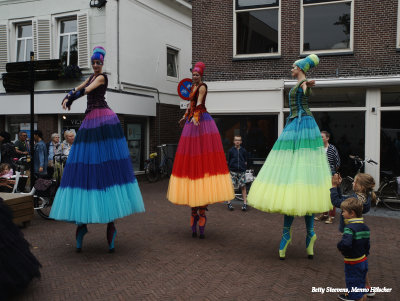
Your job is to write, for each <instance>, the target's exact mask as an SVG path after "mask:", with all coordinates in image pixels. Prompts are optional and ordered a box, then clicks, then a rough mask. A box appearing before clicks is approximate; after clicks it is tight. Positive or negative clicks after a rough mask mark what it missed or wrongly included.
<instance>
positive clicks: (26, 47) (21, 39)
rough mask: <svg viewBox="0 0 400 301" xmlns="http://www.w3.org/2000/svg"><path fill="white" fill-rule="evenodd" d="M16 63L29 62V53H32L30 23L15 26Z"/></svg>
mask: <svg viewBox="0 0 400 301" xmlns="http://www.w3.org/2000/svg"><path fill="white" fill-rule="evenodd" d="M16 42H17V47H16V51H17V53H16V61H17V62H23V61H29V59H30V52H31V51H33V39H32V23H25V24H18V25H17V26H16Z"/></svg>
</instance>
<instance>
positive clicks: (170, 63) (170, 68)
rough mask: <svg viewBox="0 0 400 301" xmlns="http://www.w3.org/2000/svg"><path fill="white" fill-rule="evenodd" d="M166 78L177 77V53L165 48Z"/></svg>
mask: <svg viewBox="0 0 400 301" xmlns="http://www.w3.org/2000/svg"><path fill="white" fill-rule="evenodd" d="M167 76H171V77H178V51H177V50H175V49H172V48H169V47H167Z"/></svg>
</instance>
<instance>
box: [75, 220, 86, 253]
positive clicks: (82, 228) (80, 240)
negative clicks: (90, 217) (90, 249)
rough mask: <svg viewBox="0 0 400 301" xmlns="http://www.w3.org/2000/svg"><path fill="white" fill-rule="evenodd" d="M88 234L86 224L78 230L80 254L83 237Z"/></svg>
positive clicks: (77, 238) (77, 250) (77, 240)
mask: <svg viewBox="0 0 400 301" xmlns="http://www.w3.org/2000/svg"><path fill="white" fill-rule="evenodd" d="M87 232H88V229H87V225H86V224H81V225H78V228H76V234H75V236H76V252H78V253H80V252H81V251H82V243H83V237H84V236H85V234H86V233H87Z"/></svg>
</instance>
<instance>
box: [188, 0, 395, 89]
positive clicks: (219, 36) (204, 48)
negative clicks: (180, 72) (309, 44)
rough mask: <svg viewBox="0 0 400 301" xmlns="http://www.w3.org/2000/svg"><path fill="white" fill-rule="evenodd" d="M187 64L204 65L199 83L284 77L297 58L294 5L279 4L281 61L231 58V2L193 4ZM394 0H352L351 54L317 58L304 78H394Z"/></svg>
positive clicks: (296, 9)
mask: <svg viewBox="0 0 400 301" xmlns="http://www.w3.org/2000/svg"><path fill="white" fill-rule="evenodd" d="M192 4H193V22H192V24H193V39H192V46H193V50H192V51H193V52H192V53H193V62H196V61H199V60H201V61H203V62H204V63H205V64H206V70H205V78H204V80H205V81H230V80H252V79H280V78H289V77H290V73H289V71H290V69H291V66H292V64H293V62H294V61H295V60H297V59H299V55H300V30H301V29H300V9H301V2H300V1H281V58H277V59H272V58H270V59H256V60H254V59H253V60H240V61H238V60H236V61H234V60H233V59H232V57H233V48H232V47H233V45H232V43H233V2H232V1H227V0H224V1H212V0H196V1H193V3H192ZM397 8H398V1H395V0H381V1H363V0H355V1H354V20H353V21H354V36H353V40H354V52H353V54H350V55H339V56H338V55H330V56H329V55H328V56H321V62H320V65H319V66H318V68H315V69H314V70H313V71H311V72H310V77H336V76H339V77H354V76H376V75H379V76H382V75H394V74H398V73H399V70H400V68H399V67H400V52H397V51H396V34H397Z"/></svg>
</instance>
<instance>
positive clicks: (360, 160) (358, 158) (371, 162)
mask: <svg viewBox="0 0 400 301" xmlns="http://www.w3.org/2000/svg"><path fill="white" fill-rule="evenodd" d="M349 158H350V159H353V160H355V161H358V162H359V163H364V162H367V163H369V164H375V165H378V162H376V161H374V160H372V159H365V160H363V159H361V158H360V157H359V156H357V155H349Z"/></svg>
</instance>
